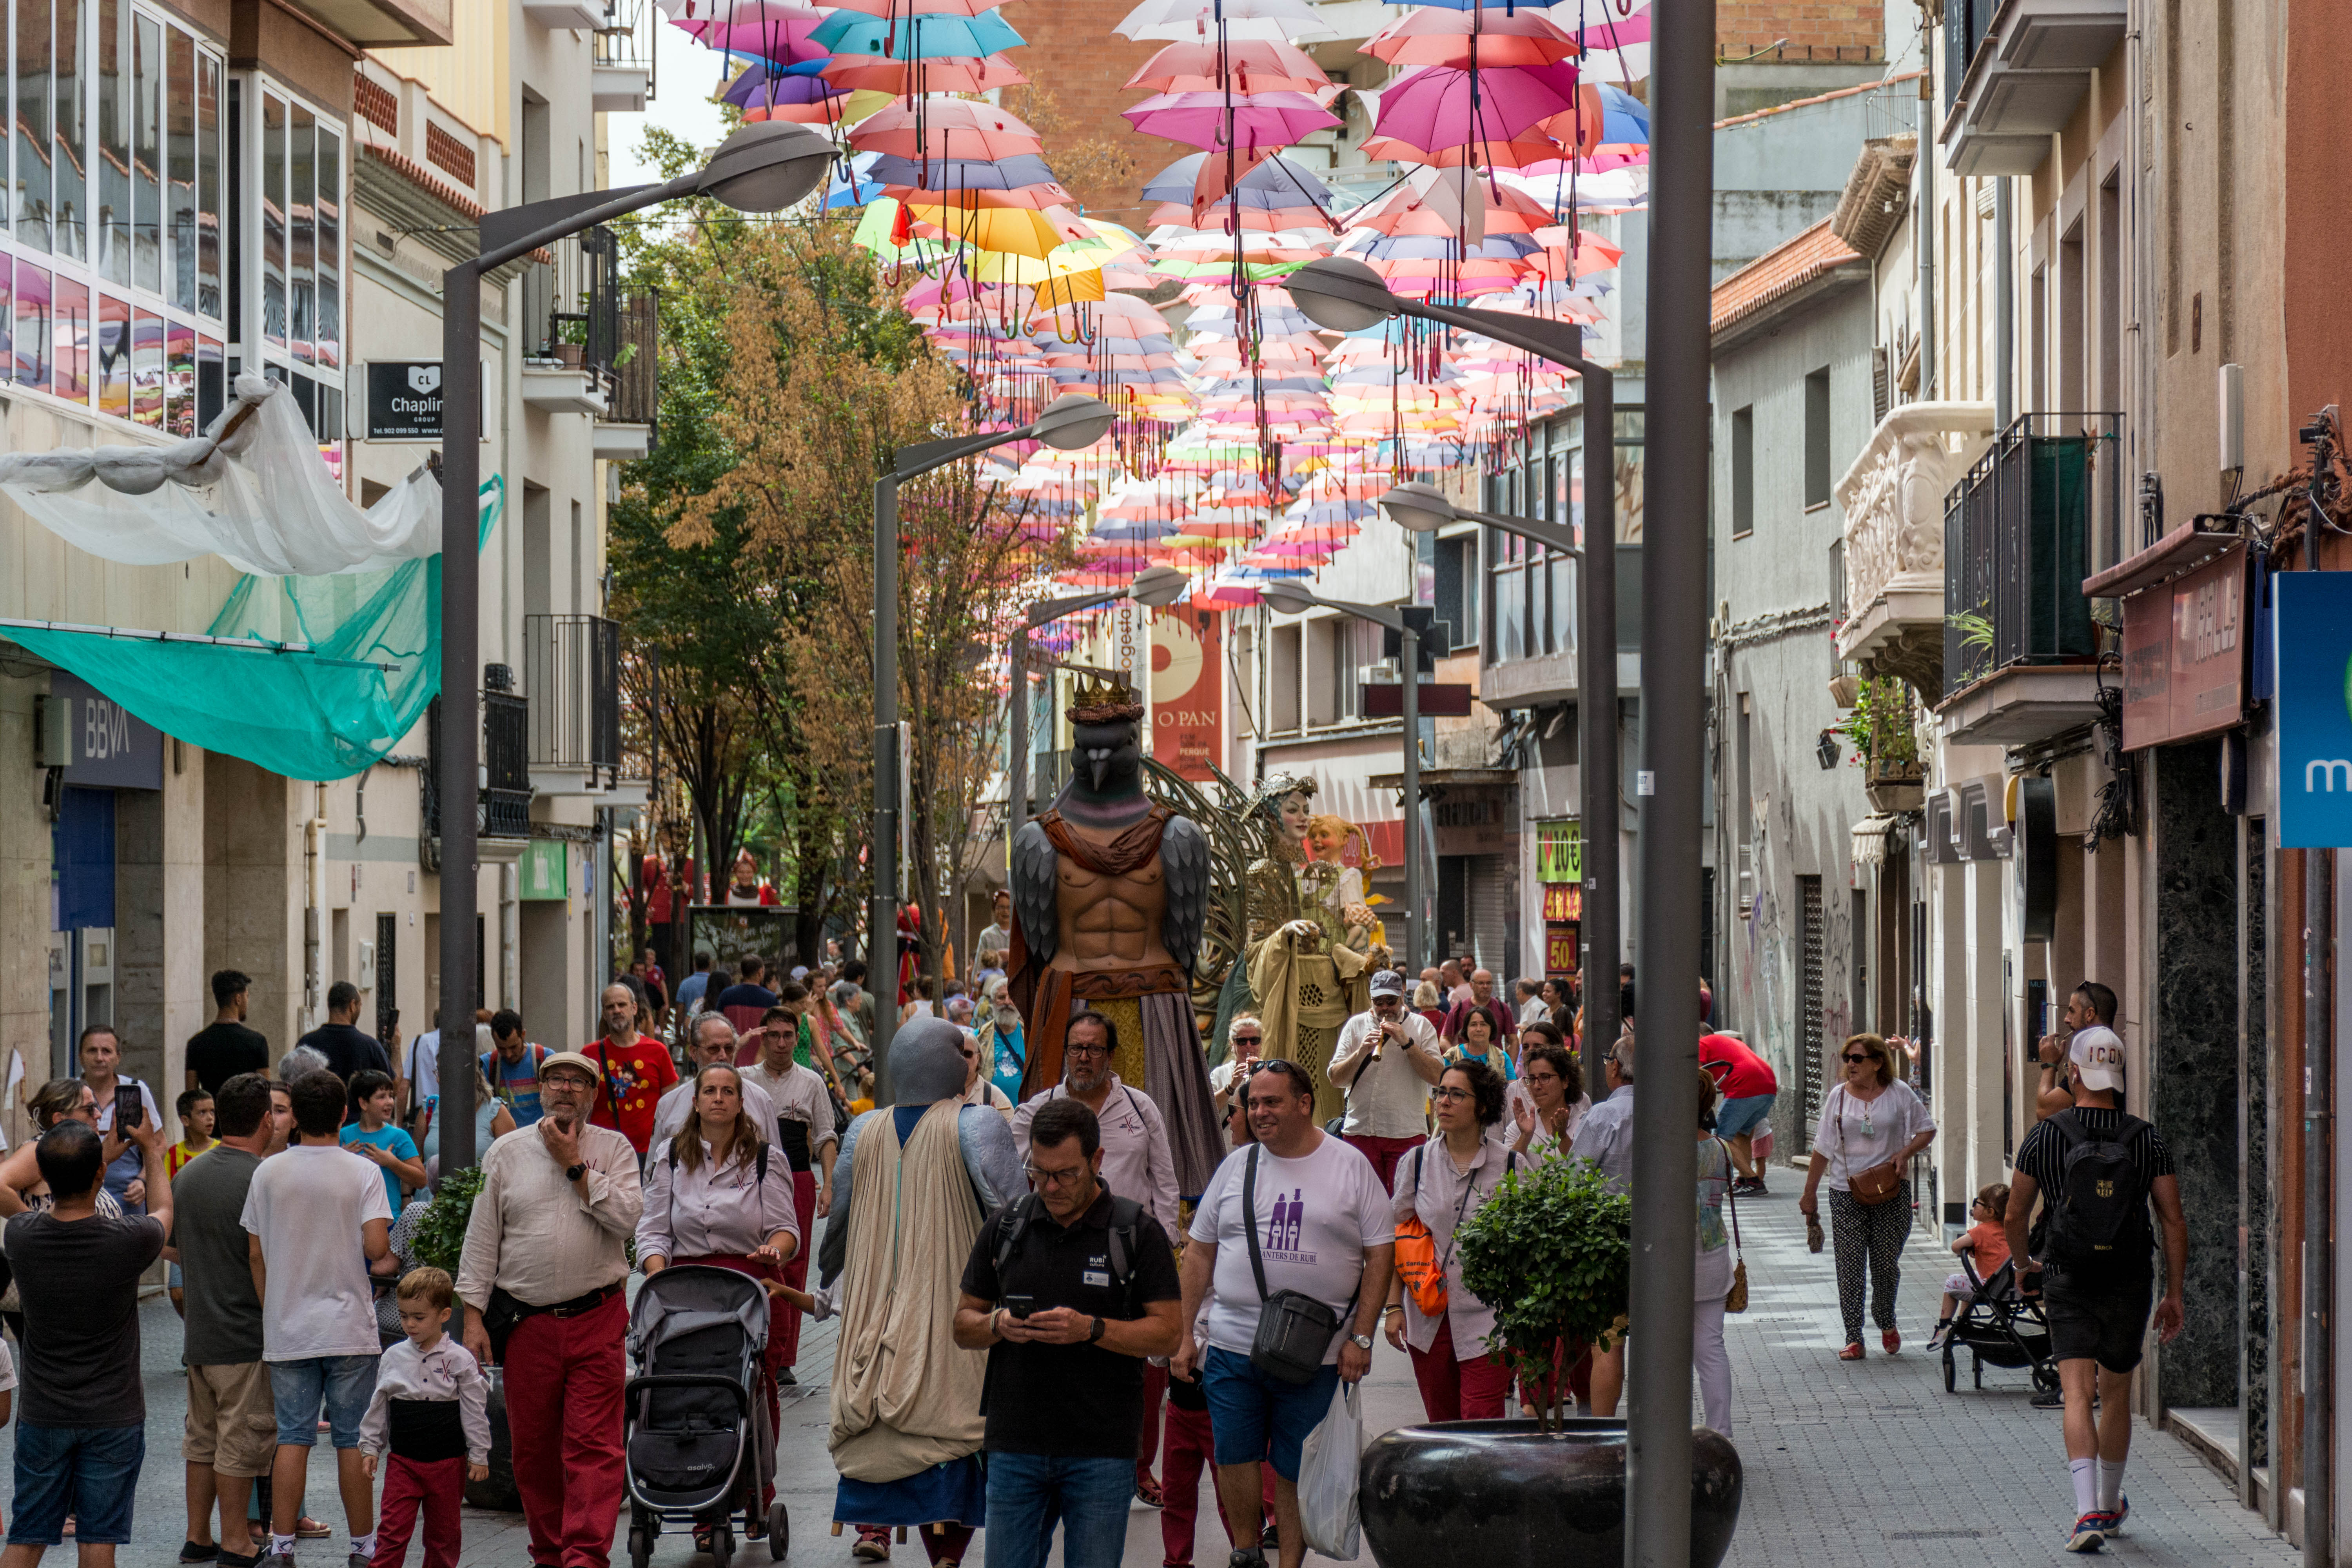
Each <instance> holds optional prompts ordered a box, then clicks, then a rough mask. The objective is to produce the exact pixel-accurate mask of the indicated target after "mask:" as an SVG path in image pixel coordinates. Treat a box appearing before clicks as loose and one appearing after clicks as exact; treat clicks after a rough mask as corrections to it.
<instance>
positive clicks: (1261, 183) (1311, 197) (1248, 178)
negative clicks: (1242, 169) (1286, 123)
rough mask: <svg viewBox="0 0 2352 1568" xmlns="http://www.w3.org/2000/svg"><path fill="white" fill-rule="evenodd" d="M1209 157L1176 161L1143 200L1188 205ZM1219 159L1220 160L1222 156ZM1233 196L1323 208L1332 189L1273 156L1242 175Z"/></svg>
mask: <svg viewBox="0 0 2352 1568" xmlns="http://www.w3.org/2000/svg"><path fill="white" fill-rule="evenodd" d="M1208 156H1209V154H1208V153H1192V154H1191V155H1189V156H1187V157H1182V158H1179V159H1177V160H1176V161H1175V162H1174V163H1171V164H1169V165H1168V166H1167V167H1166V168H1164V169H1162V170H1160V173H1158V174H1154V175H1152V176H1151V178H1150V181H1148V182H1147V183H1146V184H1144V187H1143V199H1144V200H1145V201H1148V202H1187V203H1189V202H1191V201H1192V195H1193V192H1194V190H1195V187H1196V184H1197V182H1198V181H1199V180H1200V177H1201V164H1202V161H1203V160H1204V159H1206V158H1207V157H1208ZM1218 156H1219V157H1220V158H1222V157H1223V153H1219V154H1218ZM1234 196H1235V199H1237V200H1238V201H1240V203H1241V204H1242V205H1244V206H1250V207H1286V206H1296V205H1298V204H1299V203H1300V202H1310V203H1312V204H1314V205H1317V206H1322V205H1327V204H1328V202H1329V201H1330V199H1331V187H1330V186H1328V185H1327V184H1324V183H1323V182H1322V181H1321V180H1319V179H1318V178H1317V177H1316V175H1315V171H1313V170H1312V169H1309V168H1307V167H1305V166H1304V165H1302V164H1299V163H1292V162H1291V161H1290V160H1289V159H1287V158H1283V157H1273V158H1268V159H1267V160H1266V161H1265V163H1260V164H1259V165H1258V166H1257V167H1256V168H1255V169H1252V170H1251V171H1250V172H1249V173H1248V174H1244V175H1243V176H1242V177H1241V179H1240V181H1239V182H1238V183H1237V184H1235V185H1234ZM1219 199H1220V200H1223V198H1222V197H1220V198H1219Z"/></svg>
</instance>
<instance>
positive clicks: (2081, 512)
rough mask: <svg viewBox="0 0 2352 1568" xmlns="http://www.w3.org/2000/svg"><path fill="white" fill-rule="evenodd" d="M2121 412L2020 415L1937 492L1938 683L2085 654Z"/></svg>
mask: <svg viewBox="0 0 2352 1568" xmlns="http://www.w3.org/2000/svg"><path fill="white" fill-rule="evenodd" d="M2122 431H2123V416H2122V415H2120V414H2029V415H2026V416H2024V417H2022V418H2021V419H2019V420H2017V421H2016V422H2015V423H2013V424H2011V426H2009V427H2008V428H2007V429H2005V430H2003V431H2001V432H2000V435H1999V436H1997V437H1994V439H1993V444H1992V447H1991V448H1990V450H1989V451H1987V452H1986V453H1985V455H1984V456H1983V457H1982V458H1979V459H1978V460H1977V462H1976V465H1975V466H1974V467H1973V468H1969V472H1968V477H1967V478H1966V479H1962V480H1961V481H1960V482H1959V483H1958V484H1957V485H1955V486H1953V487H1952V489H1951V492H1950V493H1949V495H1948V496H1947V497H1946V498H1945V501H1944V690H1945V692H1946V694H1949V693H1951V692H1954V691H1957V690H1958V689H1960V688H1961V687H1964V686H1967V685H1969V683H1970V682H1972V681H1975V680H1979V679H1982V678H1984V677H1985V676H1987V675H1990V674H1992V673H1993V672H1995V671H1997V670H2001V669H2007V668H2010V667H2011V666H2013V665H2020V664H2063V663H2068V662H2072V661H2075V660H2082V659H2089V658H2095V657H2096V656H2097V653H2098V640H2097V638H2098V632H2097V627H2096V626H2095V625H2094V623H2093V619H2092V613H2091V610H2092V606H2091V602H2090V601H2089V600H2088V599H2086V598H2084V596H2083V579H2084V578H2085V577H2087V576H2089V575H2091V574H2092V573H2094V572H2095V571H2097V570H2098V569H2099V568H2100V566H2101V565H2103V564H2105V563H2110V562H2112V561H2113V560H2114V559H2115V558H2116V549H2117V546H2118V542H2119V541H2120V539H2121V534H2120V531H2119V529H2120V522H2121V518H2122V508H2123V500H2124V493H2123V463H2122V460H2121V458H2122V449H2121V448H2122V440H2121V437H2122Z"/></svg>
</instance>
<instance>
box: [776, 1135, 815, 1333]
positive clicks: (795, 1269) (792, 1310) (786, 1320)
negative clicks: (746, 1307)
mask: <svg viewBox="0 0 2352 1568" xmlns="http://www.w3.org/2000/svg"><path fill="white" fill-rule="evenodd" d="M793 1208H794V1209H795V1210H797V1211H799V1215H800V1222H801V1249H800V1250H799V1251H798V1252H795V1253H793V1260H792V1261H791V1262H790V1263H787V1264H785V1265H784V1283H785V1284H787V1285H789V1286H791V1287H792V1288H793V1289H795V1290H805V1289H808V1270H809V1255H810V1253H812V1252H813V1251H814V1250H815V1247H816V1240H815V1236H814V1231H813V1230H812V1228H811V1227H812V1226H814V1225H815V1224H816V1173H815V1172H814V1171H794V1172H793ZM800 1353H801V1310H800V1309H799V1308H798V1307H788V1306H786V1305H784V1303H783V1302H782V1301H780V1300H774V1299H772V1298H771V1299H770V1300H769V1302H768V1359H769V1362H770V1363H771V1364H770V1369H769V1370H771V1371H773V1370H775V1369H776V1368H777V1367H786V1366H791V1365H793V1364H794V1363H797V1362H798V1361H799V1360H800Z"/></svg>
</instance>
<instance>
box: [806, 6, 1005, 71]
mask: <svg viewBox="0 0 2352 1568" xmlns="http://www.w3.org/2000/svg"><path fill="white" fill-rule="evenodd" d="M809 41H810V42H811V43H814V44H817V45H820V46H822V47H824V48H825V49H826V50H828V51H829V52H831V53H833V54H836V55H887V56H888V57H889V58H892V59H895V60H919V59H932V58H937V57H939V56H941V55H968V56H981V55H992V54H994V53H996V52H997V51H998V50H999V49H1017V48H1019V47H1021V45H1022V44H1023V43H1024V39H1023V38H1022V37H1021V35H1020V34H1018V33H1016V32H1014V31H1013V27H1012V25H1011V24H1009V23H1008V22H1006V21H1005V19H1004V18H1003V17H1002V16H998V15H997V14H996V12H995V11H994V10H993V9H991V10H986V11H982V12H980V13H979V14H977V15H976V16H959V15H956V14H954V13H947V14H939V13H934V14H932V15H930V16H897V17H891V16H861V15H859V14H858V13H856V12H855V11H835V12H834V13H833V14H832V15H830V16H826V17H825V19H824V21H822V22H820V23H819V24H818V25H817V26H815V27H814V29H812V30H811V32H810V34H809Z"/></svg>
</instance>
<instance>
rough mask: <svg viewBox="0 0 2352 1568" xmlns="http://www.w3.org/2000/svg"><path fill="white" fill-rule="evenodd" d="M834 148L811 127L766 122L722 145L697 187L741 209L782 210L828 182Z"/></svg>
mask: <svg viewBox="0 0 2352 1568" xmlns="http://www.w3.org/2000/svg"><path fill="white" fill-rule="evenodd" d="M835 151H836V149H835V146H834V144H833V142H831V141H830V140H828V139H827V138H826V137H824V135H822V134H820V133H819V132H816V131H815V130H814V129H812V128H811V127H809V126H806V125H801V124H796V123H794V122H793V121H788V120H767V121H761V122H760V123H758V124H756V125H746V126H744V127H743V128H742V129H741V130H740V131H738V132H735V134H733V135H732V136H730V137H729V138H727V140H726V141H724V142H720V143H719V151H718V152H716V153H712V154H711V155H710V162H709V163H705V164H704V165H703V166H702V172H701V177H700V180H699V183H698V189H699V190H700V191H701V192H702V194H703V195H707V196H716V197H717V198H718V199H719V200H720V201H722V202H724V203H726V204H727V205H729V206H730V207H733V208H734V209H735V210H736V211H737V212H739V213H772V212H782V211H783V210H784V209H785V208H786V207H789V206H792V205H794V204H795V203H797V202H799V201H800V200H801V199H802V198H803V197H805V196H806V195H809V193H811V192H812V191H814V190H815V189H816V188H817V187H818V186H819V185H822V184H824V176H825V173H826V171H827V170H828V169H829V168H830V167H831V166H832V163H833V159H834V154H835Z"/></svg>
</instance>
